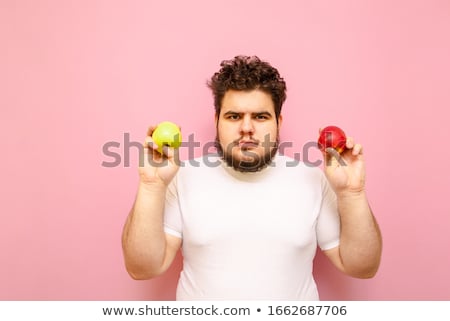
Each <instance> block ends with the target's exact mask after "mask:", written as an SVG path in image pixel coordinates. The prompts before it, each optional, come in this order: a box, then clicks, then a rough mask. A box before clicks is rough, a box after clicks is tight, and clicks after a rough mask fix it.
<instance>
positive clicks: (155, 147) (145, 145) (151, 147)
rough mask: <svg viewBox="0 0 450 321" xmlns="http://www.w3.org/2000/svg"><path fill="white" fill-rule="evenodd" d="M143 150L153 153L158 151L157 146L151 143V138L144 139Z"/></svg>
mask: <svg viewBox="0 0 450 321" xmlns="http://www.w3.org/2000/svg"><path fill="white" fill-rule="evenodd" d="M144 148H150V149H151V150H153V151H156V150H158V148H159V146H158V145H157V144H156V143H155V142H154V141H153V138H152V137H151V136H147V137H145V141H144Z"/></svg>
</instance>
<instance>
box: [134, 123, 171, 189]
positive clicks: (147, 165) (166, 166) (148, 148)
mask: <svg viewBox="0 0 450 321" xmlns="http://www.w3.org/2000/svg"><path fill="white" fill-rule="evenodd" d="M155 128H156V126H150V127H149V129H148V131H147V137H146V138H145V142H144V154H143V159H141V161H140V164H139V177H140V181H141V183H142V184H145V185H149V186H152V185H160V184H161V183H164V185H165V186H167V185H169V183H170V182H171V180H172V179H173V178H174V177H175V175H176V173H177V171H178V168H179V167H180V166H179V164H180V160H179V154H178V153H175V151H174V149H173V148H171V147H168V146H164V147H163V148H162V153H160V152H159V151H158V147H159V146H158V145H156V144H155V143H154V141H153V139H152V134H153V131H154V130H155Z"/></svg>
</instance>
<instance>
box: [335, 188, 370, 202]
mask: <svg viewBox="0 0 450 321" xmlns="http://www.w3.org/2000/svg"><path fill="white" fill-rule="evenodd" d="M336 196H337V198H338V199H339V200H361V199H366V191H365V190H364V189H361V190H342V191H339V192H336Z"/></svg>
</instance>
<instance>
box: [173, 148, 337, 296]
mask: <svg viewBox="0 0 450 321" xmlns="http://www.w3.org/2000/svg"><path fill="white" fill-rule="evenodd" d="M166 195H167V196H166V206H165V223H164V224H165V231H166V233H169V234H172V235H175V236H177V237H180V238H182V254H183V270H182V272H181V275H180V279H179V282H178V287H177V300H318V299H319V295H318V292H317V287H316V283H315V281H314V278H313V275H312V271H313V270H312V269H313V259H314V256H315V253H316V249H317V245H319V246H320V248H321V249H323V250H326V249H331V248H333V247H336V246H338V244H339V229H340V222H339V215H338V212H337V205H336V196H335V193H334V192H333V190H332V189H331V187H330V186H329V184H328V181H327V179H326V178H325V176H324V174H323V172H322V170H321V169H319V168H317V167H315V168H314V167H308V166H306V165H305V164H303V163H301V162H296V161H295V160H293V159H292V158H289V157H286V156H282V155H276V156H275V158H274V162H273V164H272V165H271V166H269V167H267V168H265V169H263V170H262V171H260V172H255V173H241V172H238V171H235V170H234V169H233V168H231V167H228V166H227V165H226V164H225V163H224V162H222V160H221V159H220V158H219V157H217V156H213V155H206V156H203V157H201V158H197V159H194V160H191V161H186V162H185V163H184V166H182V167H180V169H179V171H178V173H177V175H176V176H175V178H174V179H173V181H172V183H171V185H170V186H169V189H168V192H167V193H166Z"/></svg>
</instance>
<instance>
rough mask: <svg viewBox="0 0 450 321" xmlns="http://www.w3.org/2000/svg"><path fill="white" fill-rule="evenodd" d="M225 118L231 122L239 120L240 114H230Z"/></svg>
mask: <svg viewBox="0 0 450 321" xmlns="http://www.w3.org/2000/svg"><path fill="white" fill-rule="evenodd" d="M225 118H226V119H229V120H238V119H239V114H235V113H229V114H227V115H226V117H225Z"/></svg>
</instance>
